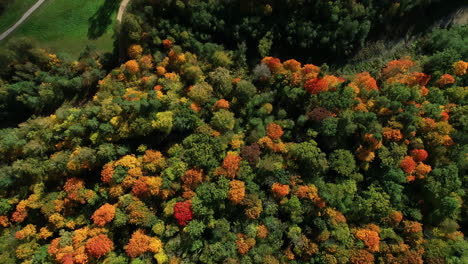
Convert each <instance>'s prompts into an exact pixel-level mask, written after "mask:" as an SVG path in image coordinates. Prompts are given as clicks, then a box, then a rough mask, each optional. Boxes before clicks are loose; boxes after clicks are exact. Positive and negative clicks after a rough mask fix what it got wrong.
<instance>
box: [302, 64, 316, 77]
mask: <svg viewBox="0 0 468 264" xmlns="http://www.w3.org/2000/svg"><path fill="white" fill-rule="evenodd" d="M319 73H320V68H319V67H318V66H315V65H313V64H306V65H304V67H303V68H302V75H303V76H304V79H307V80H309V79H314V78H317V76H318V74H319Z"/></svg>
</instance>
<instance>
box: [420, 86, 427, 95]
mask: <svg viewBox="0 0 468 264" xmlns="http://www.w3.org/2000/svg"><path fill="white" fill-rule="evenodd" d="M419 91H420V92H421V95H422V96H427V95H428V94H429V89H427V88H426V86H423V87H421V89H420V90H419Z"/></svg>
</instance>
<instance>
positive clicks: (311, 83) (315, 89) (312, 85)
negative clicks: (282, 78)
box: [304, 78, 328, 94]
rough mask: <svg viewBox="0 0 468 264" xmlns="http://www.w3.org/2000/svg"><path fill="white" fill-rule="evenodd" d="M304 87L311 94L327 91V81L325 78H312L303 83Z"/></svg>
mask: <svg viewBox="0 0 468 264" xmlns="http://www.w3.org/2000/svg"><path fill="white" fill-rule="evenodd" d="M304 88H305V89H306V91H307V92H309V93H311V94H318V93H321V92H326V91H328V82H327V80H326V79H322V78H314V79H310V80H307V81H306V82H305V84H304Z"/></svg>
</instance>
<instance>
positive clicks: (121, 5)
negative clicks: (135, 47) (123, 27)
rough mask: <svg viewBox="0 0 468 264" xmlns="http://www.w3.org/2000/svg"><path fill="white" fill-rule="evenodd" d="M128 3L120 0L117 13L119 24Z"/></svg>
mask: <svg viewBox="0 0 468 264" xmlns="http://www.w3.org/2000/svg"><path fill="white" fill-rule="evenodd" d="M129 2H130V0H122V3H120V7H119V12H118V13H117V21H119V23H122V17H123V14H124V13H125V9H126V8H127V5H128V3H129Z"/></svg>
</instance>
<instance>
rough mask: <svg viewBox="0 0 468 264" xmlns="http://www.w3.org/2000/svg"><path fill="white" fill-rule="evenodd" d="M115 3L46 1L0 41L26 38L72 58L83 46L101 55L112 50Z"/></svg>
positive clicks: (106, 0)
mask: <svg viewBox="0 0 468 264" xmlns="http://www.w3.org/2000/svg"><path fill="white" fill-rule="evenodd" d="M33 2H34V1H33ZM119 4H120V1H118V0H75V1H70V0H48V1H46V2H45V3H44V4H42V6H41V7H39V9H37V10H36V12H34V13H33V14H32V15H31V16H30V17H29V18H28V20H26V21H25V22H24V23H23V24H22V25H21V26H20V27H18V29H17V30H16V31H15V32H13V33H12V34H11V35H10V36H9V37H8V38H7V39H6V40H4V41H3V42H5V41H7V40H8V39H10V38H13V37H19V36H27V37H30V38H32V39H34V40H36V41H37V42H39V43H40V45H41V46H42V47H45V48H48V49H50V50H52V51H53V52H56V53H59V52H67V53H69V54H70V55H72V56H78V55H79V54H80V52H81V51H82V50H83V48H84V47H85V46H86V45H87V44H93V45H95V46H96V47H97V48H98V50H100V51H102V52H108V51H112V44H113V25H114V22H115V19H116V16H117V10H118V8H119ZM0 45H2V42H0Z"/></svg>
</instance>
